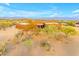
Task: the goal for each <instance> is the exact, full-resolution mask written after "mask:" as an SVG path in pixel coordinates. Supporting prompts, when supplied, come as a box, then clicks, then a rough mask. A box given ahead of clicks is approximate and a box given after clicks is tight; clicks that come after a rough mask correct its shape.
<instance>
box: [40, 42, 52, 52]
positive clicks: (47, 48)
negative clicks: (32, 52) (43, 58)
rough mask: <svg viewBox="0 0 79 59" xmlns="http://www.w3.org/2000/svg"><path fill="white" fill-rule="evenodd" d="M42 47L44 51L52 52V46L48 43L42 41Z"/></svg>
mask: <svg viewBox="0 0 79 59" xmlns="http://www.w3.org/2000/svg"><path fill="white" fill-rule="evenodd" d="M41 47H43V48H44V49H46V50H47V51H49V50H50V48H51V46H50V44H49V43H48V42H47V41H42V42H41Z"/></svg>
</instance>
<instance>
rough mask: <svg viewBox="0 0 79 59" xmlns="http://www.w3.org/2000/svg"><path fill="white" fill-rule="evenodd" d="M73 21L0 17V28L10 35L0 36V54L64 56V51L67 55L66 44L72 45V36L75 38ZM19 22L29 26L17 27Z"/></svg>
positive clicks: (74, 22) (76, 32) (78, 32)
mask: <svg viewBox="0 0 79 59" xmlns="http://www.w3.org/2000/svg"><path fill="white" fill-rule="evenodd" d="M46 22H49V23H50V22H52V24H50V25H49V24H46ZM76 22H77V21H73V20H70V21H67V20H66V21H64V20H63V21H62V20H31V19H16V20H14V19H13V20H9V19H8V20H0V31H2V32H4V33H9V34H10V35H12V36H10V38H7V36H6V38H4V39H2V38H0V55H26V56H27V55H67V54H68V53H69V54H70V55H71V52H68V51H70V49H69V48H68V47H67V46H68V45H70V44H71V47H72V48H73V45H72V44H73V43H72V42H73V41H74V40H75V38H79V37H78V35H79V30H78V29H77V28H78V27H75V24H76ZM20 23H29V25H22V26H21V25H19V24H20ZM17 24H18V25H19V26H18V27H16V25H17ZM38 24H39V25H38ZM40 24H42V25H40ZM43 25H45V26H43ZM41 26H42V27H41ZM8 28H9V29H8ZM11 29H13V30H11ZM10 30H11V32H10ZM13 33H15V34H13ZM0 35H1V34H0ZM7 35H8V34H7ZM8 36H9V35H8ZM0 37H1V36H0ZM3 37H5V34H4V35H3Z"/></svg>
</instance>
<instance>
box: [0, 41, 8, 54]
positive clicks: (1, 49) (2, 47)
mask: <svg viewBox="0 0 79 59" xmlns="http://www.w3.org/2000/svg"><path fill="white" fill-rule="evenodd" d="M6 45H7V43H6V42H4V41H1V42H0V55H3V54H5V53H6V51H7V48H6Z"/></svg>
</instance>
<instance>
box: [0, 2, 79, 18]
mask: <svg viewBox="0 0 79 59" xmlns="http://www.w3.org/2000/svg"><path fill="white" fill-rule="evenodd" d="M0 17H26V18H30V17H31V18H40V17H79V4H78V3H35V4H34V3H0Z"/></svg>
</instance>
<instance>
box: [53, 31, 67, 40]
mask: <svg viewBox="0 0 79 59" xmlns="http://www.w3.org/2000/svg"><path fill="white" fill-rule="evenodd" d="M53 36H54V38H55V39H56V40H59V41H61V40H64V39H66V35H65V33H63V32H55V33H54V34H53Z"/></svg>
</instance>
